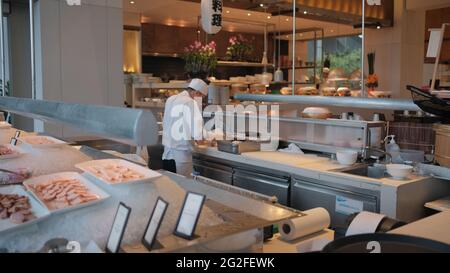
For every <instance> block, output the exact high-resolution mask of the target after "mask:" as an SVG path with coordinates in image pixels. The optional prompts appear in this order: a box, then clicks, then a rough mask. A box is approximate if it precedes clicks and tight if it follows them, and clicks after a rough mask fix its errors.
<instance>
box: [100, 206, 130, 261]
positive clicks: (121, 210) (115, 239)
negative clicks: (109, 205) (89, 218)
mask: <svg viewBox="0 0 450 273" xmlns="http://www.w3.org/2000/svg"><path fill="white" fill-rule="evenodd" d="M130 213H131V208H129V207H127V206H126V205H125V204H123V203H120V204H119V207H118V208H117V212H116V216H115V217H114V222H113V225H112V227H111V231H110V233H109V236H108V241H107V243H106V252H108V253H117V252H119V249H120V244H121V243H122V239H123V235H124V233H125V229H126V227H127V224H128V218H129V217H130Z"/></svg>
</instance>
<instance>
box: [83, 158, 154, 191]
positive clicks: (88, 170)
mask: <svg viewBox="0 0 450 273" xmlns="http://www.w3.org/2000/svg"><path fill="white" fill-rule="evenodd" d="M109 164H115V165H121V166H124V167H127V168H129V169H131V170H133V171H135V172H137V173H139V174H142V175H144V178H142V179H135V180H129V181H123V182H117V183H113V182H110V181H108V180H106V179H104V178H102V177H100V176H98V175H96V174H95V173H94V170H93V168H94V167H102V166H106V165H109ZM75 167H76V168H78V169H80V170H82V171H84V172H85V174H84V175H86V176H87V177H88V178H89V179H91V180H94V181H98V182H100V183H102V184H106V185H108V186H123V185H130V184H136V183H146V182H149V181H151V180H153V179H155V178H158V177H161V176H162V175H161V174H160V173H158V172H155V171H153V170H150V169H148V168H145V167H142V166H139V165H137V164H134V163H131V162H129V161H126V160H122V159H102V160H94V161H87V162H83V163H80V164H77V165H75Z"/></svg>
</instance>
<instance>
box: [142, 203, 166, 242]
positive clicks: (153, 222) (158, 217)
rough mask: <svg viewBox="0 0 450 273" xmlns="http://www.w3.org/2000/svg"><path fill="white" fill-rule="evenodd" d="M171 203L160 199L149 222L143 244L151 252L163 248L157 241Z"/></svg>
mask: <svg viewBox="0 0 450 273" xmlns="http://www.w3.org/2000/svg"><path fill="white" fill-rule="evenodd" d="M167 207H169V203H167V202H166V201H164V200H163V199H162V198H160V197H159V198H158V200H157V201H156V204H155V207H154V208H153V211H152V214H151V215H150V220H149V221H148V224H147V228H146V229H145V233H144V237H142V244H143V245H144V246H145V247H146V248H147V249H148V250H149V251H150V250H151V249H155V248H156V249H159V248H162V245H161V244H160V243H159V242H158V241H157V240H156V235H158V231H159V228H160V227H161V223H162V221H163V218H164V215H165V214H166V211H167Z"/></svg>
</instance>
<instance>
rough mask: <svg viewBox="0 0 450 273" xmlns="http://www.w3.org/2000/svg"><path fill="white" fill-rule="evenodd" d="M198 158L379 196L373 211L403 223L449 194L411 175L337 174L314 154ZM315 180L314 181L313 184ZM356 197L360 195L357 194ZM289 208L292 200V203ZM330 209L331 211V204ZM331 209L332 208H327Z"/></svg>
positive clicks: (205, 151) (211, 152) (214, 153)
mask: <svg viewBox="0 0 450 273" xmlns="http://www.w3.org/2000/svg"><path fill="white" fill-rule="evenodd" d="M196 153H197V154H198V155H200V156H206V157H208V158H213V159H217V160H221V161H228V162H230V163H231V164H236V165H238V166H239V165H243V164H245V165H248V166H254V167H258V168H263V169H266V170H268V171H269V172H270V171H272V172H284V173H286V174H289V175H290V176H291V193H290V196H291V198H292V197H293V192H292V186H293V184H295V183H296V181H303V180H306V181H311V182H310V183H309V184H311V183H313V184H315V183H316V182H317V183H327V185H331V186H332V187H333V188H341V189H345V190H348V189H350V188H351V189H359V190H361V191H370V192H371V193H370V195H374V196H378V197H377V198H379V201H378V205H379V208H378V209H376V207H374V212H378V213H382V214H385V215H387V216H389V217H392V218H395V219H399V220H402V221H405V222H411V221H416V220H418V219H421V218H423V217H425V216H426V214H425V209H424V204H425V203H426V202H429V201H432V200H435V199H437V198H441V197H442V196H447V195H449V193H450V186H449V185H448V183H446V182H443V181H441V180H438V179H434V178H432V177H426V176H418V175H412V176H410V178H409V179H408V180H401V181H399V180H394V179H391V178H382V179H374V178H368V177H363V176H357V175H352V174H347V173H343V172H339V171H337V170H339V169H342V168H344V166H342V165H339V164H338V163H336V162H333V161H331V160H330V159H329V158H326V157H318V156H315V155H293V154H287V153H282V152H251V153H243V154H242V155H236V154H230V153H225V152H221V151H218V150H217V148H212V147H208V148H206V147H201V148H199V147H198V148H197V149H196ZM315 181H316V182H315ZM358 194H359V193H358ZM290 203H291V205H292V204H295V200H294V202H293V200H291V202H290ZM332 205H333V208H334V204H332ZM330 206H331V205H330Z"/></svg>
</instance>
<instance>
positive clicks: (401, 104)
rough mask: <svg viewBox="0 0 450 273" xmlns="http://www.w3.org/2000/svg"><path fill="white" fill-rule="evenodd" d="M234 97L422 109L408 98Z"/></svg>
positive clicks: (314, 104)
mask: <svg viewBox="0 0 450 273" xmlns="http://www.w3.org/2000/svg"><path fill="white" fill-rule="evenodd" d="M234 98H235V99H236V100H240V101H258V102H281V103H297V104H303V105H308V106H335V107H350V108H360V109H370V110H408V111H420V108H419V107H418V106H417V105H415V104H414V102H413V101H412V100H406V99H371V98H354V97H324V96H283V95H256V94H246V93H239V94H235V95H234Z"/></svg>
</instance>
